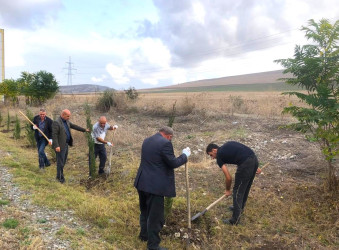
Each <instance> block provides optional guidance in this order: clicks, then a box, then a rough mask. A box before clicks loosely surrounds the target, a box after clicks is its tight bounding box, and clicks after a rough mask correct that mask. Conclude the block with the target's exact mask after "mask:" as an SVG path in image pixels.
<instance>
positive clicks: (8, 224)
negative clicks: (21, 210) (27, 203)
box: [2, 218, 19, 229]
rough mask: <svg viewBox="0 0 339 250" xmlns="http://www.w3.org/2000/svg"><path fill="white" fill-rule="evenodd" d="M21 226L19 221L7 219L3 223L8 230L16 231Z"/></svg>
mask: <svg viewBox="0 0 339 250" xmlns="http://www.w3.org/2000/svg"><path fill="white" fill-rule="evenodd" d="M18 225H19V221H18V220H17V219H13V218H10V219H6V220H5V221H4V222H3V223H2V226H3V227H5V228H7V229H14V228H16V227H17V226H18Z"/></svg>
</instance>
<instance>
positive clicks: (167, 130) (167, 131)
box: [159, 126, 173, 135]
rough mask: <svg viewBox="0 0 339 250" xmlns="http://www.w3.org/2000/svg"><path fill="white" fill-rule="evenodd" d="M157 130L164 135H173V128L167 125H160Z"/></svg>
mask: <svg viewBox="0 0 339 250" xmlns="http://www.w3.org/2000/svg"><path fill="white" fill-rule="evenodd" d="M159 132H162V133H164V134H165V135H173V129H172V128H171V127H167V126H164V127H161V128H160V129H159Z"/></svg>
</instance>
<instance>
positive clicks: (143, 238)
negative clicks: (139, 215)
mask: <svg viewBox="0 0 339 250" xmlns="http://www.w3.org/2000/svg"><path fill="white" fill-rule="evenodd" d="M139 240H141V241H148V239H147V238H146V237H143V236H140V235H139Z"/></svg>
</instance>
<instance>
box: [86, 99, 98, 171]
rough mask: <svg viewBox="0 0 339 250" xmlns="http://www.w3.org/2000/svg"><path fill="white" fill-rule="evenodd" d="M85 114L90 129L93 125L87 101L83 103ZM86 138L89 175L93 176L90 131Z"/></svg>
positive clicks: (94, 166) (93, 164) (92, 146)
mask: <svg viewBox="0 0 339 250" xmlns="http://www.w3.org/2000/svg"><path fill="white" fill-rule="evenodd" d="M84 108H85V115H86V125H87V128H88V129H89V130H90V131H92V129H93V125H92V122H91V108H90V106H89V105H88V103H86V104H85V106H84ZM86 140H87V145H88V161H89V176H91V177H94V176H95V174H96V165H95V153H94V140H93V138H92V134H91V133H86Z"/></svg>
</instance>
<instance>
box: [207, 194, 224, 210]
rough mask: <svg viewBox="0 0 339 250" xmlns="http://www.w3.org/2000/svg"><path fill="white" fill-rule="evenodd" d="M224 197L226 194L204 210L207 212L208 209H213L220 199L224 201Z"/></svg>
mask: <svg viewBox="0 0 339 250" xmlns="http://www.w3.org/2000/svg"><path fill="white" fill-rule="evenodd" d="M225 197H226V194H224V195H223V196H221V197H220V198H219V199H217V200H216V201H214V202H213V203H212V204H211V205H209V206H208V207H207V208H206V210H209V209H210V208H212V207H214V206H215V205H216V204H217V203H218V202H220V201H221V200H222V199H224V198H225Z"/></svg>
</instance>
